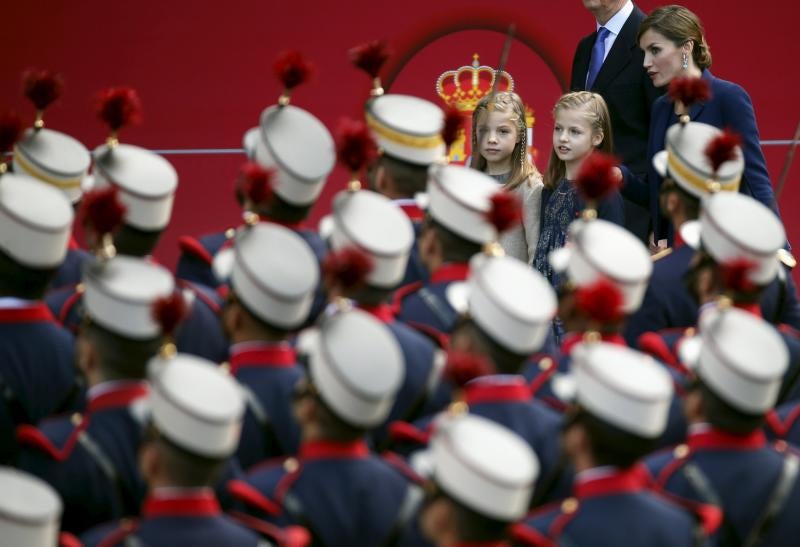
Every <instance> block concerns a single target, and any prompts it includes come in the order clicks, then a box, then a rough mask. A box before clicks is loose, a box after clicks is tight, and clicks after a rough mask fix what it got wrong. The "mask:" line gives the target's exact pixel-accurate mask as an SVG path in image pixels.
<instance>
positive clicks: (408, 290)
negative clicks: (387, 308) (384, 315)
mask: <svg viewBox="0 0 800 547" xmlns="http://www.w3.org/2000/svg"><path fill="white" fill-rule="evenodd" d="M423 285H424V284H423V283H422V281H415V282H414V283H409V284H408V285H403V286H402V287H398V288H397V289H396V290H395V291H394V296H393V297H392V307H393V308H394V310H395V311H400V308H401V307H402V302H403V300H405V298H406V297H408V296H409V295H412V294H414V293H415V292H417V291H418V290H420V289H421V288H422V287H423Z"/></svg>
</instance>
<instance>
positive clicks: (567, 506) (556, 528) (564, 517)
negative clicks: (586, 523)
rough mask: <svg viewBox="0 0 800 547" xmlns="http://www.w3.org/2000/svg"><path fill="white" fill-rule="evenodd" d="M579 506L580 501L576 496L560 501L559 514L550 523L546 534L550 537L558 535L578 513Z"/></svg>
mask: <svg viewBox="0 0 800 547" xmlns="http://www.w3.org/2000/svg"><path fill="white" fill-rule="evenodd" d="M580 507H581V502H580V501H578V498H567V499H565V500H563V501H561V504H560V506H559V515H558V516H557V517H556V518H555V520H553V522H552V523H551V524H550V528H549V530H548V531H547V535H548V536H549V537H551V538H557V537H559V536H560V535H561V532H563V531H564V528H565V527H566V526H567V524H568V523H569V521H571V520H572V519H574V518H575V515H577V514H578V510H579V509H580Z"/></svg>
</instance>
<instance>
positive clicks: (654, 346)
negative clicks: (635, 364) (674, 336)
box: [636, 332, 688, 374]
mask: <svg viewBox="0 0 800 547" xmlns="http://www.w3.org/2000/svg"><path fill="white" fill-rule="evenodd" d="M636 345H637V346H638V347H639V350H640V351H642V352H643V353H646V354H648V355H650V356H651V357H655V358H656V359H658V360H659V361H661V362H662V363H664V364H665V365H667V366H669V367H671V368H673V369H675V370H677V371H678V372H681V373H682V374H686V373H687V372H688V371H687V370H686V367H684V366H683V364H681V362H680V361H679V360H678V357H677V355H675V354H674V353H673V352H672V351H671V350H670V348H669V346H668V345H667V342H666V340H664V338H663V337H662V336H661V335H660V334H658V333H657V332H645V333H643V334H642V335H640V336H639V338H638V339H637V340H636Z"/></svg>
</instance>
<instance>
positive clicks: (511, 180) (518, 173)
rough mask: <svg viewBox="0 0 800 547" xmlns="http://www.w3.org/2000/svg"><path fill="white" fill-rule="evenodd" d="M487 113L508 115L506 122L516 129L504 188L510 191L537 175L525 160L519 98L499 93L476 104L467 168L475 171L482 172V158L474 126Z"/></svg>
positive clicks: (525, 126)
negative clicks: (515, 138)
mask: <svg viewBox="0 0 800 547" xmlns="http://www.w3.org/2000/svg"><path fill="white" fill-rule="evenodd" d="M491 110H497V111H499V112H505V113H508V115H509V119H510V120H511V121H512V122H513V123H514V124H515V125H516V127H517V136H518V139H517V144H516V145H515V146H514V150H513V151H512V152H511V172H510V173H509V175H508V180H507V181H506V184H505V188H506V189H507V190H513V189H514V188H517V187H518V186H519V185H521V184H522V183H523V182H525V181H526V180H528V179H529V178H530V177H531V176H541V174H540V173H539V170H538V169H536V166H535V165H533V164H532V163H531V161H530V160H529V159H528V124H527V122H526V121H525V106H524V105H523V104H522V99H520V97H519V95H517V94H516V93H514V92H513V91H499V92H497V93H493V94H489V95H487V96H485V97H484V98H482V99H481V100H480V101H479V102H478V106H476V107H475V110H474V111H473V112H472V159H471V160H470V163H469V166H470V167H471V168H472V169H476V170H478V171H484V172H485V171H486V158H484V157H483V156H481V154H480V151H479V150H478V125H479V123H480V121H481V120H482V118H483V117H484V116H485V115H486V114H487V113H488V112H490V111H491Z"/></svg>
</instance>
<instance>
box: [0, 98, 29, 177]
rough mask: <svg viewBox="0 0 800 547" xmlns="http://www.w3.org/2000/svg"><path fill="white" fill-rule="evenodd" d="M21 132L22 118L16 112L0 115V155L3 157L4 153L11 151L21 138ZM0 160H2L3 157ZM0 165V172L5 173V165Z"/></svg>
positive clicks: (22, 127) (22, 128) (22, 126)
mask: <svg viewBox="0 0 800 547" xmlns="http://www.w3.org/2000/svg"><path fill="white" fill-rule="evenodd" d="M23 131H24V125H23V123H22V118H20V117H19V116H18V115H17V113H16V112H5V113H3V114H0V154H2V155H3V156H4V155H5V153H6V152H8V151H10V150H12V149H13V148H14V145H15V144H17V141H18V140H20V139H21V138H22V132H23ZM0 159H4V157H3V158H0ZM0 165H2V166H3V170H2V171H1V172H5V163H0Z"/></svg>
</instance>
